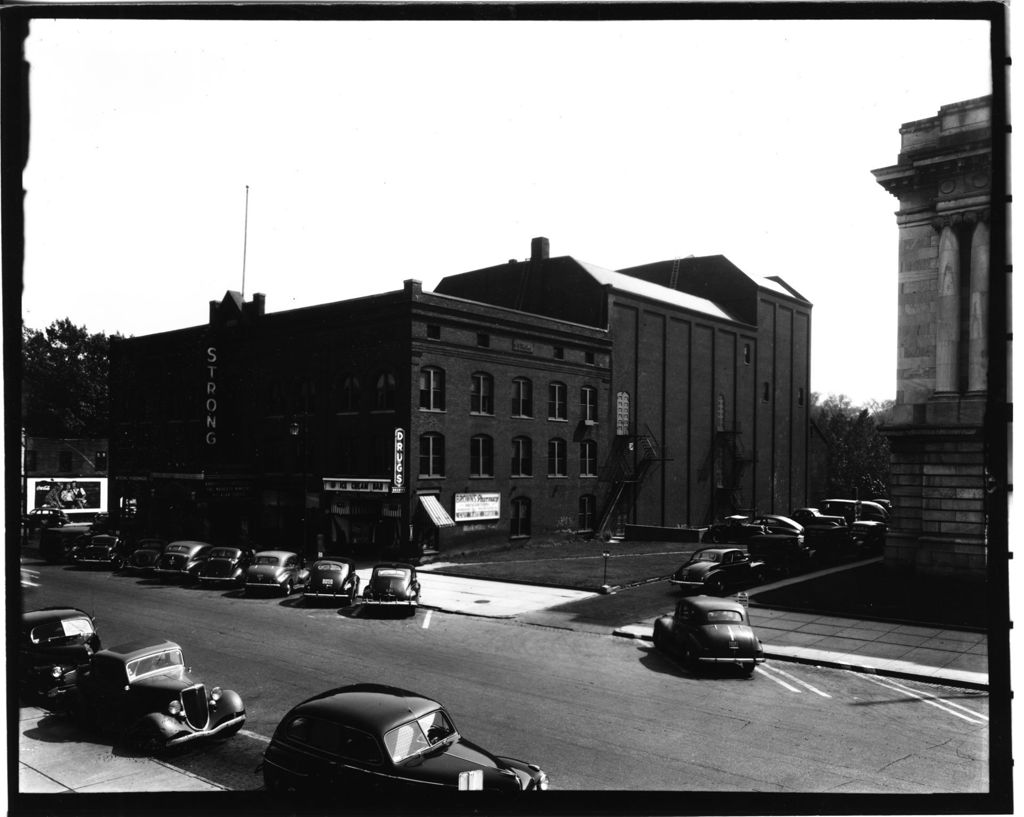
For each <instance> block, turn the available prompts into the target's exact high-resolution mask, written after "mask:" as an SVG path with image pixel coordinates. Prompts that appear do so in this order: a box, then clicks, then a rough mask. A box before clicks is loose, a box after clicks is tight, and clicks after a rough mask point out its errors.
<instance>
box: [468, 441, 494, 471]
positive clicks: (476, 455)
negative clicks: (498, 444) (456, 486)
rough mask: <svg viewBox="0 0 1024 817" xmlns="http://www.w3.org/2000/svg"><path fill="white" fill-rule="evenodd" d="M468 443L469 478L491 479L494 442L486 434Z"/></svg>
mask: <svg viewBox="0 0 1024 817" xmlns="http://www.w3.org/2000/svg"><path fill="white" fill-rule="evenodd" d="M469 442H470V449H469V475H470V476H471V477H493V476H494V441H493V440H492V439H491V438H490V437H488V436H487V435H486V434H480V435H478V436H476V437H473V439H471V440H470V441H469Z"/></svg>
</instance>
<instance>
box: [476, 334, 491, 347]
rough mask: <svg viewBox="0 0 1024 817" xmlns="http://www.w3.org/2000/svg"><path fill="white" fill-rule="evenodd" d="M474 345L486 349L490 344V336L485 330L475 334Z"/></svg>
mask: <svg viewBox="0 0 1024 817" xmlns="http://www.w3.org/2000/svg"><path fill="white" fill-rule="evenodd" d="M476 345H477V346H480V347H482V348H484V349H487V348H489V347H490V345H491V336H490V335H488V334H487V333H486V332H479V333H477V336H476Z"/></svg>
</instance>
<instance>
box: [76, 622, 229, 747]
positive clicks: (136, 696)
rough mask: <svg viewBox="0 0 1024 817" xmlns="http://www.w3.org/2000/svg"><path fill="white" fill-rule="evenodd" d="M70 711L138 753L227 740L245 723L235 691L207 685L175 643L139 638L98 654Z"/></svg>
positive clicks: (82, 675) (80, 681) (82, 678)
mask: <svg viewBox="0 0 1024 817" xmlns="http://www.w3.org/2000/svg"><path fill="white" fill-rule="evenodd" d="M68 709H69V710H70V712H71V714H72V716H73V717H74V718H75V719H76V720H78V722H79V723H81V724H82V725H83V726H90V727H94V728H98V729H100V730H102V731H107V732H114V733H115V734H118V735H120V736H121V738H122V740H123V742H124V744H125V746H126V747H127V748H128V749H129V750H130V751H132V752H133V753H136V754H158V753H160V752H161V751H163V750H165V749H168V748H170V747H173V746H181V745H183V744H186V743H191V742H193V741H196V740H203V739H209V738H226V737H229V736H231V735H233V734H235V733H236V732H237V731H238V730H239V729H241V728H242V725H243V724H244V723H245V706H244V705H243V704H242V699H241V698H240V697H239V695H238V693H237V692H234V691H233V690H230V689H221V688H220V687H216V686H215V687H212V688H207V686H206V685H205V684H204V683H203V682H202V681H200V680H198V679H197V678H195V676H193V675H192V669H191V667H186V666H185V660H184V658H183V657H182V654H181V647H179V646H178V645H177V644H176V643H174V642H173V641H164V640H161V639H158V640H140V641H133V642H129V643H126V644H121V645H119V646H116V647H112V648H110V649H106V650H100V651H99V652H97V653H96V654H95V655H94V656H93V657H92V663H91V666H90V667H89V669H88V671H84V672H80V673H79V678H78V684H77V686H76V687H75V688H74V689H73V690H71V691H70V693H69V695H68Z"/></svg>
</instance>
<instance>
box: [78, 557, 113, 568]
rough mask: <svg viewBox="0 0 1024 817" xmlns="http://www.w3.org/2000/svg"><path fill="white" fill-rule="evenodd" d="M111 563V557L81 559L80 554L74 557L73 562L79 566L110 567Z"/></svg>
mask: <svg viewBox="0 0 1024 817" xmlns="http://www.w3.org/2000/svg"><path fill="white" fill-rule="evenodd" d="M113 563H114V562H113V560H111V559H83V558H82V557H81V556H80V557H78V558H77V559H75V564H76V565H80V566H81V567H110V566H111V565H112V564H113Z"/></svg>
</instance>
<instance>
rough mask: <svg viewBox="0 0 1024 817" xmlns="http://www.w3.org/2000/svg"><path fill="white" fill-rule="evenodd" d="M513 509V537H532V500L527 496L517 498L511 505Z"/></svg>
mask: <svg viewBox="0 0 1024 817" xmlns="http://www.w3.org/2000/svg"><path fill="white" fill-rule="evenodd" d="M509 507H511V509H512V519H511V525H510V531H509V532H510V533H511V534H512V536H529V535H530V500H529V499H528V498H527V497H525V496H517V497H516V498H515V499H513V500H512V501H511V502H510V503H509Z"/></svg>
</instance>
